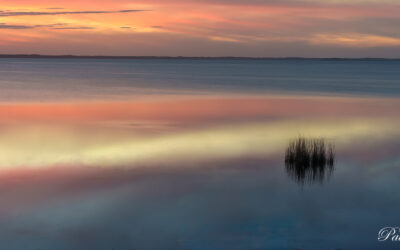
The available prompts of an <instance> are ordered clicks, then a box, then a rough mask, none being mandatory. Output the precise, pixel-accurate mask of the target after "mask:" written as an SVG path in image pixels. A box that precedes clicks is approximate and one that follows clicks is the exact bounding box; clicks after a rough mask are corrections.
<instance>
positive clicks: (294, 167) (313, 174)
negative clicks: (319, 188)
mask: <svg viewBox="0 0 400 250" xmlns="http://www.w3.org/2000/svg"><path fill="white" fill-rule="evenodd" d="M334 161H335V152H334V146H333V144H331V143H326V142H325V139H314V138H312V139H309V138H304V137H299V138H297V139H295V140H292V141H290V142H289V146H288V147H287V149H286V154H285V164H286V169H287V171H288V173H289V174H290V175H292V177H294V178H295V179H296V180H297V181H299V182H304V181H305V180H308V181H310V182H311V181H315V180H320V181H321V182H322V181H323V179H324V176H325V168H326V167H328V168H329V170H332V169H333V165H334Z"/></svg>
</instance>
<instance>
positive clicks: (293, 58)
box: [0, 54, 400, 61]
mask: <svg viewBox="0 0 400 250" xmlns="http://www.w3.org/2000/svg"><path fill="white" fill-rule="evenodd" d="M1 58H27V59H136V60H138V59H139V60H151V59H158V60H316V61H318V60H320V61H366V60H368V61H398V60H400V58H369V57H366V58H340V57H337V58H336V57H326V58H311V57H236V56H223V57H201V56H80V55H38V54H30V55H29V54H0V59H1Z"/></svg>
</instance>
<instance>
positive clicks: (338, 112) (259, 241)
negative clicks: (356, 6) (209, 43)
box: [0, 59, 400, 250]
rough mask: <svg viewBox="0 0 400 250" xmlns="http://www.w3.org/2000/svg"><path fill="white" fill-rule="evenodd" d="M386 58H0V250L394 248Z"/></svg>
mask: <svg viewBox="0 0 400 250" xmlns="http://www.w3.org/2000/svg"><path fill="white" fill-rule="evenodd" d="M399 66H400V61H321V60H315V61H299V60H264V61H252V60H247V61H246V60H221V61H210V60H201V61H196V60H65V59H63V60H61V59H60V60H58V59H52V60H45V59H43V60H42V59H40V60H32V59H0V90H1V91H0V101H1V105H0V202H1V203H0V204H1V206H0V246H1V247H0V248H1V249H7V250H13V249H15V250H30V249H32V250H34V249H40V250H58V249H60V250H84V249H88V250H90V249H96V250H102V249H104V250H111V249H115V250H123V249H126V250H132V249H137V250H140V249H155V250H158V249H212V250H214V249H215V250H219V249H222V250H225V249H226V250H230V249H398V248H399V247H400V243H399V242H392V241H390V240H388V241H385V242H380V241H378V240H377V236H378V231H379V230H380V229H381V228H383V227H389V226H393V227H398V226H400V224H399V221H400V215H399V211H400V194H399V192H398V190H400V182H399V180H400V129H399V128H400V119H399V117H400V116H399V115H400V101H399V99H398V97H399V95H400V70H399V69H400V67H399ZM299 135H302V136H305V137H310V138H320V137H323V138H326V140H328V141H329V142H330V143H333V144H334V145H335V163H334V166H333V168H332V169H330V175H327V176H326V178H323V179H322V178H321V179H320V178H316V179H315V181H310V180H306V181H305V182H304V183H303V182H302V181H301V178H302V176H300V175H297V176H296V174H293V173H294V172H290V171H289V172H288V170H287V168H286V167H285V149H286V147H287V145H288V143H289V141H290V140H292V139H293V138H297V137H298V136H299ZM326 171H328V170H326ZM293 175H295V176H293Z"/></svg>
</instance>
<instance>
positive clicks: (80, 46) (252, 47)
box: [0, 0, 400, 57]
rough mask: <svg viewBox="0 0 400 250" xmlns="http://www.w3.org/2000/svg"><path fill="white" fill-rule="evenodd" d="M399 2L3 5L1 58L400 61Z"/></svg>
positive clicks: (172, 0) (6, 0)
mask: <svg viewBox="0 0 400 250" xmlns="http://www.w3.org/2000/svg"><path fill="white" fill-rule="evenodd" d="M399 27H400V2H399V1H397V0H283V1H278V0H248V1H239V0H230V1H229V0H185V1H183V0H163V1H161V0H137V1H132V0H117V1H111V0H82V1H66V0H59V1H50V0H37V1H32V0H3V1H1V5H0V53H2V54H20V53H24V54H26V53H29V54H30V53H39V54H75V55H153V56H178V55H182V56H306V57H331V56H332V57H400V33H399Z"/></svg>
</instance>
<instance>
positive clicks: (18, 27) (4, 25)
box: [0, 23, 95, 30]
mask: <svg viewBox="0 0 400 250" xmlns="http://www.w3.org/2000/svg"><path fill="white" fill-rule="evenodd" d="M36 28H50V29H53V30H83V29H85V30H88V29H95V28H94V27H89V26H78V27H74V26H68V24H67V23H54V24H39V25H22V24H7V23H0V29H10V30H21V29H36Z"/></svg>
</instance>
